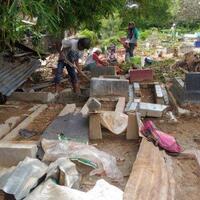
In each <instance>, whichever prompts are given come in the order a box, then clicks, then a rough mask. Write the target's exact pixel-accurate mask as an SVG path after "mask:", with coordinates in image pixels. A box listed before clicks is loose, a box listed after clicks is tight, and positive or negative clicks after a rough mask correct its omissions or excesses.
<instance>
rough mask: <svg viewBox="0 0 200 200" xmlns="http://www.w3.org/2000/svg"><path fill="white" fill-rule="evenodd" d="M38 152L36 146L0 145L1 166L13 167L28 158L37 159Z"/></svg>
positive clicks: (8, 143)
mask: <svg viewBox="0 0 200 200" xmlns="http://www.w3.org/2000/svg"><path fill="white" fill-rule="evenodd" d="M37 150H38V149H37V145H36V144H20V143H12V142H4V143H0V166H2V167H11V166H15V165H17V164H18V163H19V162H20V161H22V160H24V159H25V158H26V157H31V158H35V157H36V154H37Z"/></svg>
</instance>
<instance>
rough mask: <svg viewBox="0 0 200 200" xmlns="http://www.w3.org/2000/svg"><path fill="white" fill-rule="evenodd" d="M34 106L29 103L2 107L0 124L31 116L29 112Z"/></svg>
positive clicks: (0, 108) (9, 104) (10, 104)
mask: <svg viewBox="0 0 200 200" xmlns="http://www.w3.org/2000/svg"><path fill="white" fill-rule="evenodd" d="M33 105H34V104H30V103H29V104H27V103H15V104H13V103H10V102H8V104H6V105H5V106H6V107H1V106H0V124H2V123H4V122H5V121H6V120H7V119H9V118H10V117H14V116H22V117H23V115H27V114H30V113H31V112H30V111H28V110H29V109H30V108H31V107H32V106H33Z"/></svg>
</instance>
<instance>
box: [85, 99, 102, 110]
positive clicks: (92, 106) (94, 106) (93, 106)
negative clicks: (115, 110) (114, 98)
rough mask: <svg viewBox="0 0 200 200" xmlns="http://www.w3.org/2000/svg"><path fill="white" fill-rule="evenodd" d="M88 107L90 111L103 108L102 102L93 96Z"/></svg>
mask: <svg viewBox="0 0 200 200" xmlns="http://www.w3.org/2000/svg"><path fill="white" fill-rule="evenodd" d="M88 108H89V111H90V112H95V111H98V110H100V109H101V103H100V102H99V101H98V100H97V99H96V98H92V99H91V100H90V102H89V103H88Z"/></svg>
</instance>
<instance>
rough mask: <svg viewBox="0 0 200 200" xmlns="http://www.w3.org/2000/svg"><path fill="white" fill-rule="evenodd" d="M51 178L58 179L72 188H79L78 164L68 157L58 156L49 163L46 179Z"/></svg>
mask: <svg viewBox="0 0 200 200" xmlns="http://www.w3.org/2000/svg"><path fill="white" fill-rule="evenodd" d="M49 178H54V179H56V180H57V181H58V182H59V184H60V185H65V186H67V187H70V188H75V189H78V188H79V174H78V172H77V170H76V165H75V164H74V163H73V162H71V161H70V160H69V159H68V158H58V159H57V160H56V161H55V162H53V163H51V164H50V165H49V168H48V170H47V176H46V180H47V179H49Z"/></svg>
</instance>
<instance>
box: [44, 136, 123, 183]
mask: <svg viewBox="0 0 200 200" xmlns="http://www.w3.org/2000/svg"><path fill="white" fill-rule="evenodd" d="M42 148H43V149H44V152H45V154H44V157H43V161H50V162H53V161H55V160H57V159H58V158H61V157H65V158H69V159H72V160H73V159H75V160H76V159H82V160H86V161H87V160H88V161H90V162H92V163H95V165H96V169H94V170H93V171H91V172H90V175H95V174H103V172H105V173H106V175H107V176H108V177H110V178H112V179H114V180H116V181H122V180H123V175H122V173H121V171H120V170H119V169H118V167H117V163H116V158H115V157H114V156H111V155H109V154H107V153H105V152H103V151H100V150H98V149H97V148H95V147H93V146H91V145H87V144H83V143H78V142H72V141H59V140H46V139H43V140H42Z"/></svg>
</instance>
